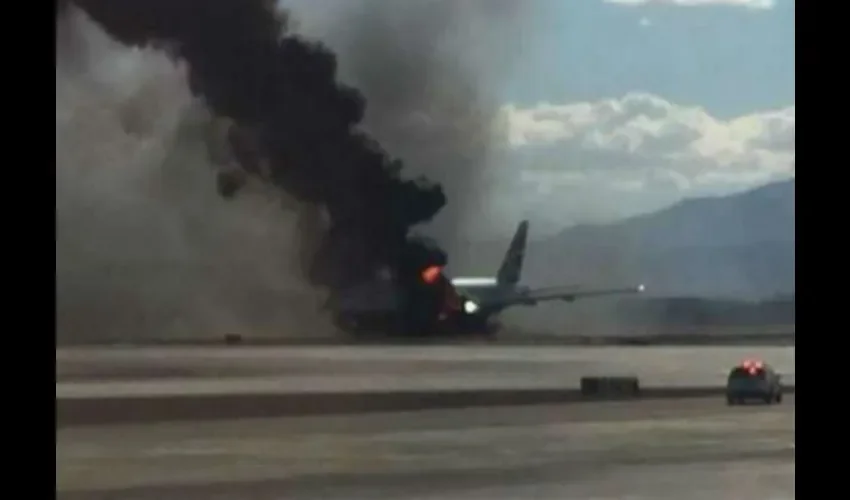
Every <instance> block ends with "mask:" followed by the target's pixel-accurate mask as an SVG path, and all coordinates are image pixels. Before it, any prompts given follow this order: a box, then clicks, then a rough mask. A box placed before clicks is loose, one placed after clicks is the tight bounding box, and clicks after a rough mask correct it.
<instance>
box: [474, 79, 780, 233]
mask: <svg viewBox="0 0 850 500" xmlns="http://www.w3.org/2000/svg"><path fill="white" fill-rule="evenodd" d="M501 113H502V114H501V120H500V127H501V128H500V129H499V133H500V134H501V138H502V141H503V142H502V143H503V145H504V146H505V148H504V151H503V153H504V155H505V156H504V157H502V158H501V161H499V162H497V164H498V166H496V167H494V169H493V172H494V173H493V176H494V177H497V178H498V179H497V181H496V182H495V185H496V186H498V187H497V188H496V189H495V191H496V193H497V194H495V195H494V196H493V200H494V201H493V202H492V206H491V207H490V208H491V209H492V208H493V207H495V206H496V205H497V204H503V205H504V204H505V199H506V198H507V199H510V200H511V201H512V203H511V206H505V207H504V208H501V207H499V208H496V210H505V211H506V213H505V215H506V216H507V215H508V214H507V212H514V213H515V212H516V211H517V210H526V211H528V210H530V211H532V212H534V215H535V216H537V214H538V213H551V214H552V218H553V223H556V222H558V221H559V223H560V225H561V227H563V225H565V224H568V223H573V222H589V221H600V220H610V219H613V218H618V217H623V216H629V215H633V214H635V213H637V212H641V211H647V210H654V209H657V208H660V207H662V206H664V205H666V204H669V203H673V202H675V201H678V200H679V199H682V198H684V197H691V196H702V195H708V194H726V193H731V192H736V191H741V190H744V189H747V188H750V187H755V186H757V185H760V184H764V183H767V182H770V181H773V180H779V179H783V178H789V177H793V176H794V158H795V106H794V105H791V106H789V107H787V108H783V109H778V110H770V111H764V112H757V113H752V114H747V115H743V116H738V117H735V118H731V119H721V118H717V117H715V116H712V115H711V114H709V113H708V112H707V111H706V110H705V109H703V108H700V107H696V106H681V105H677V104H674V103H671V102H668V101H666V100H664V99H662V98H660V97H658V96H654V95H651V94H646V93H638V92H634V93H629V94H627V95H625V96H623V97H622V98H618V99H605V100H600V101H594V102H574V103H567V104H551V103H541V104H537V105H535V106H532V107H519V106H516V105H506V106H504V107H503V108H502V110H501ZM518 205H519V206H518Z"/></svg>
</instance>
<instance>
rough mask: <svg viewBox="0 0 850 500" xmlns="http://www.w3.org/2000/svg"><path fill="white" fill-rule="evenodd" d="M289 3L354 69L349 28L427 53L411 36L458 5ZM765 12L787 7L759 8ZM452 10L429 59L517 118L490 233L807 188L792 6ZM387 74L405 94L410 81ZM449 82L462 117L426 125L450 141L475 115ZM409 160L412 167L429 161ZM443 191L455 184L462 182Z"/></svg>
mask: <svg viewBox="0 0 850 500" xmlns="http://www.w3.org/2000/svg"><path fill="white" fill-rule="evenodd" d="M281 1H282V2H283V4H284V5H285V6H288V7H291V8H292V11H293V12H294V14H295V17H296V19H297V20H298V22H299V29H300V30H301V31H302V32H303V33H305V34H307V35H308V36H314V37H317V38H319V39H321V40H323V41H325V42H327V43H329V44H330V45H331V47H333V48H335V49H336V50H337V51H338V52H339V54H340V67H341V68H344V67H345V65H346V61H348V60H350V58H351V54H352V52H355V53H356V51H357V50H358V49H357V48H356V47H352V46H351V45H349V44H348V43H347V42H346V40H347V38H346V35H345V33H346V30H348V29H349V28H352V27H353V28H354V30H358V29H362V28H363V25H362V24H359V23H360V21H354V22H353V21H352V18H351V17H349V12H351V11H353V12H358V11H359V12H360V13H361V15H362V13H363V12H365V13H366V17H365V19H367V20H370V22H372V23H375V24H374V25H372V27H370V28H368V29H375V27H374V26H378V25H379V24H380V23H381V22H382V21H381V19H395V21H391V23H394V22H397V21H399V20H401V21H400V22H402V23H408V24H406V25H405V24H401V26H403V27H402V28H401V29H398V30H397V31H394V32H393V33H397V38H392V37H388V38H387V40H386V43H392V44H395V45H394V46H395V47H399V49H392V50H400V48H403V47H409V46H412V45H416V46H418V47H420V49H418V50H421V44H422V40H421V39H420V40H418V41H417V40H414V39H413V38H411V32H410V24H409V23H414V24H417V23H418V25H422V24H421V23H422V21H421V20H422V19H423V18H425V17H427V16H428V15H429V14H430V12H429V8H430V9H431V10H435V9H433V7H428V6H427V2H448V1H449V0H393V1H381V0H281ZM499 2H501V3H499ZM759 3H760V4H761V7H764V6H765V5H767V4H772V5H768V7H769V8H753V7H751V6H752V5H755V4H759ZM747 4H749V5H750V7H748V6H747ZM423 5H424V6H425V7H423ZM444 5H449V6H450V7H449V8H450V9H451V15H450V16H449V17H448V19H451V20H452V21H453V22H450V23H445V22H443V24H450V25H451V26H449V27H445V26H442V25H441V26H440V27H437V28H431V27H429V28H426V30H425V31H424V32H425V33H427V36H430V37H431V39H429V40H427V42H426V43H431V44H434V46H435V48H432V49H431V50H433V51H435V53H437V54H440V57H444V56H446V55H448V56H449V57H448V59H450V60H451V59H454V62H449V63H448V64H449V65H451V64H458V62H459V66H460V67H461V68H463V69H462V70H463V71H465V72H467V73H470V74H474V75H475V78H476V79H477V85H478V87H479V90H478V91H479V93H480V94H483V95H486V96H487V97H488V98H489V99H488V102H490V105H493V106H497V107H499V109H500V113H501V115H499V116H500V117H501V118H502V119H500V120H499V121H498V122H497V123H498V124H499V126H500V127H503V130H502V132H504V136H500V137H502V141H503V142H502V141H498V143H497V144H490V145H489V146H490V147H491V148H492V147H493V146H494V145H495V146H496V147H495V150H497V151H498V153H499V154H497V155H494V156H492V158H491V160H490V161H489V163H488V164H486V165H484V166H483V168H481V167H480V166H479V167H476V168H479V175H481V176H483V178H484V179H485V180H484V181H481V182H479V183H477V184H476V186H486V187H481V189H482V190H483V191H482V192H481V193H478V194H476V195H470V196H474V197H475V198H476V200H478V202H477V203H476V204H475V205H476V206H477V207H480V208H479V209H478V213H477V214H475V215H474V216H475V217H478V219H476V220H481V219H485V218H486V219H489V220H493V221H496V220H501V219H504V220H514V219H515V218H516V216H517V214H518V213H522V214H525V215H526V216H528V217H531V218H534V219H535V220H539V221H541V223H542V225H546V224H548V225H549V226H550V227H551V229H552V230H556V229H557V228H561V227H563V226H565V225H570V224H578V223H597V222H606V221H612V220H617V219H621V218H624V217H630V216H633V215H637V214H640V213H646V212H649V211H654V210H658V209H660V208H663V207H665V206H668V205H670V204H673V203H676V202H678V201H680V200H682V199H685V198H693V197H699V196H713V195H721V196H722V195H726V194H731V193H735V192H740V191H743V190H747V189H751V188H754V187H757V186H760V185H763V184H766V183H769V182H773V181H777V180H783V179H787V178H792V177H794V175H795V173H794V172H795V167H794V159H795V133H796V132H795V130H796V128H795V127H796V125H795V121H796V118H795V116H796V106H795V96H794V92H795V78H794V74H795V61H794V58H795V50H794V49H795V39H794V35H795V33H794V7H795V6H794V1H793V0H774V1H773V2H771V0H455V1H454V2H453V3H446V4H444ZM445 10H446V9H445V7H444V9H443V12H444V11H445ZM444 13H445V12H444ZM384 15H386V17H382V16H384ZM360 19H361V20H362V19H364V18H363V17H361V18H360ZM358 26H359V27H358ZM432 29H434V30H436V29H440V30H442V31H441V32H432V31H428V30H432ZM414 36H416V35H414ZM419 36H421V34H420V35H419ZM417 44H420V45H417ZM360 54H361V57H362V53H360ZM402 59H403V57H402ZM378 60H380V59H378ZM385 64H386V63H385ZM392 64H395V63H392ZM386 69H387V71H388V74H387V75H386V78H387V79H391V78H392V74H394V73H393V71H395V69H393V68H386ZM341 73H343V79H345V78H346V75H345V73H346V71H345V70H344V69H343V70H341ZM435 73H437V76H435V75H431V76H432V77H434V78H435V80H434V81H432V82H430V85H431V88H432V91H433V92H435V93H436V94H437V95H443V94H445V96H446V98H447V100H446V102H447V103H449V104H448V106H446V105H442V106H441V105H440V103H437V102H435V101H433V100H431V101H428V102H424V103H423V104H424V105H425V106H426V109H421V110H416V113H418V114H424V115H426V116H429V117H430V123H432V124H435V123H436V124H437V126H446V127H448V129H447V130H451V127H452V124H451V122H452V121H453V120H455V119H456V118H457V117H463V116H469V115H470V113H469V112H468V111H472V113H473V114H474V110H463V109H457V108H458V106H461V107H463V106H464V104H459V103H462V102H464V101H463V98H461V99H457V98H452V97H451V94H452V86H453V85H456V83H457V82H456V81H452V80H451V79H449V80H445V81H440V80H439V76H438V75H439V74H440V71H436V72H435ZM354 83H357V82H356V81H355V82H354ZM366 90H367V94H368V89H366ZM372 97H373V98H377V99H380V98H379V97H377V96H372ZM438 100H439V99H438ZM473 104H474V103H473ZM441 108H442V111H441ZM445 109H449V112H448V113H446V112H445ZM440 113H442V115H440ZM367 119H368V116H367ZM410 130H411V132H410V133H412V134H413V135H414V137H411V138H410V139H411V140H412V142H414V143H420V144H422V141H423V140H424V137H425V135H426V134H422V133H420V132H417V131H415V130H413V129H410ZM500 133H501V132H500ZM438 135H439V134H438ZM472 135H474V134H472ZM422 147H423V148H424V149H434V150H437V149H439V148H440V147H442V145H441V144H439V143H436V144H428V145H424V144H423V146H422ZM400 154H402V155H404V153H400ZM404 156H405V157H406V159H407V161H408V165H415V164H416V162H417V160H420V159H421V158H419V157H418V155H417V154H415V153H414V154H406V155H404ZM424 167H425V168H427V165H425V166H424ZM414 168H415V167H414ZM437 180H439V181H441V182H446V183H447V184H449V185H450V184H451V179H450V178H447V179H437ZM494 214H496V215H494ZM471 217H472V216H471ZM494 224H496V225H497V223H496V222H494ZM512 227H513V226H512V225H511V226H510V227H508V226H507V225H506V226H505V227H504V228H500V229H498V228H495V227H494V228H493V229H494V230H504V231H509V230H511V229H512ZM537 227H538V228H540V227H541V224H538V226H537Z"/></svg>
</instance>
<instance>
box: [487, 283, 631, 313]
mask: <svg viewBox="0 0 850 500" xmlns="http://www.w3.org/2000/svg"><path fill="white" fill-rule="evenodd" d="M644 289H645V287H644V286H643V285H637V286H632V287H623V288H598V289H592V288H582V287H575V286H567V287H550V288H538V289H535V290H527V291H524V292H518V293H513V294H508V295H504V296H501V297H492V298H486V299H483V300H482V301H481V303H479V304H478V305H479V306H480V307H482V308H485V309H491V308H492V309H501V308H505V307H510V306H514V305H530V306H533V305H537V304H538V303H539V302H546V301H550V300H563V301H566V302H573V301H574V300H577V299H582V298H588V297H600V296H605V295H626V294H635V293H642V292H643V291H644Z"/></svg>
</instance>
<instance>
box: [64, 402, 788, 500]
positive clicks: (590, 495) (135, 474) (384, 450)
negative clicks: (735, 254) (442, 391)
mask: <svg viewBox="0 0 850 500" xmlns="http://www.w3.org/2000/svg"><path fill="white" fill-rule="evenodd" d="M794 406H795V398H794V397H793V396H789V397H787V398H786V400H785V401H784V403H783V404H782V405H779V406H745V407H727V406H726V405H725V402H724V401H723V400H722V398H705V399H689V400H678V401H677V400H664V401H639V402H610V403H587V404H583V405H563V406H535V407H522V408H485V409H469V410H435V411H422V412H410V413H389V414H372V415H351V416H333V417H309V418H285V419H283V418H279V419H255V420H229V421H218V422H181V423H161V424H148V425H122V426H101V427H85V428H67V429H60V430H58V431H57V432H58V434H57V445H56V471H57V472H56V483H57V491H58V498H63V499H80V500H82V499H101V498H102V499H106V498H109V499H138V500H154V499H155V500H171V499H174V500H176V499H213V500H216V499H217V500H225V499H234V500H235V499H246V498H251V499H306V500H312V499H340V500H342V499H346V500H355V499H373V498H387V499H392V498H399V499H402V498H403V499H415V500H425V499H438V498H439V499H455V498H457V499H461V498H463V499H469V498H472V499H493V500H498V499H516V498H540V499H570V498H578V499H582V500H590V499H600V500H601V499H608V498H629V499H635V500H637V499H644V498H645V499H650V498H651V499H661V500H663V499H670V500H674V499H675V500H678V499H681V498H689V499H700V498H705V499H709V498H710V499H718V498H771V499H784V498H794Z"/></svg>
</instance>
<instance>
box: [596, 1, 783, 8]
mask: <svg viewBox="0 0 850 500" xmlns="http://www.w3.org/2000/svg"><path fill="white" fill-rule="evenodd" d="M603 1H604V2H605V3H612V4H617V5H628V6H637V5H649V4H658V5H678V6H681V7H702V6H706V5H727V6H730V7H744V8H747V9H753V10H767V9H772V8H773V7H775V6H776V0H603Z"/></svg>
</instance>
